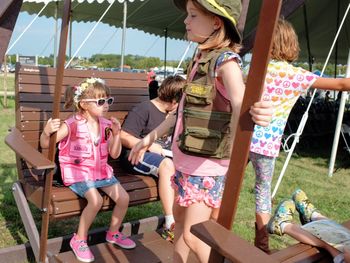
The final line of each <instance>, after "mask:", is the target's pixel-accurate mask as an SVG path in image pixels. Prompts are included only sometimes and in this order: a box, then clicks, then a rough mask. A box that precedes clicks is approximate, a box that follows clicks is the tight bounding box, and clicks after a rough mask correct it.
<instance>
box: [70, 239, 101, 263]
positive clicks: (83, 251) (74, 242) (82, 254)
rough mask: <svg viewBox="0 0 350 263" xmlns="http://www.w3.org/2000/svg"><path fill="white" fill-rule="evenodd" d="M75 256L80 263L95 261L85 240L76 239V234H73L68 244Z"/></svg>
mask: <svg viewBox="0 0 350 263" xmlns="http://www.w3.org/2000/svg"><path fill="white" fill-rule="evenodd" d="M69 245H70V247H71V248H72V250H73V252H74V254H75V256H76V257H77V259H78V260H80V261H82V262H93V261H94V260H95V257H94V255H93V254H92V252H91V250H90V248H89V247H88V245H87V241H86V239H81V240H79V239H77V234H75V233H74V235H73V237H72V239H71V240H70V242H69Z"/></svg>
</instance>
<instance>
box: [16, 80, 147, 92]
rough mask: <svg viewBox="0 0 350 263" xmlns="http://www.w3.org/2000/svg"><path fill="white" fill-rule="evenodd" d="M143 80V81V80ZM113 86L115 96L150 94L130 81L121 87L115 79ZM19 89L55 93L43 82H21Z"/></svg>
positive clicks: (63, 89)
mask: <svg viewBox="0 0 350 263" xmlns="http://www.w3.org/2000/svg"><path fill="white" fill-rule="evenodd" d="M142 82H143V81H142ZM113 84H114V85H113V86H111V85H108V87H109V89H110V91H111V94H112V95H113V96H116V95H119V94H122V95H125V94H127V95H148V90H147V89H145V88H144V87H143V86H142V87H140V88H139V87H135V86H132V84H133V83H132V82H129V81H128V85H129V87H121V86H118V85H119V82H118V81H117V80H115V81H114V82H113ZM66 88H67V86H63V87H62V92H61V94H62V95H63V94H64V91H65V90H66ZM18 89H19V92H20V93H40V94H53V93H54V89H55V87H54V85H46V84H41V83H19V84H18Z"/></svg>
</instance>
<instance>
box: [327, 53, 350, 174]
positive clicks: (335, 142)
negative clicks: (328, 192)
mask: <svg viewBox="0 0 350 263" xmlns="http://www.w3.org/2000/svg"><path fill="white" fill-rule="evenodd" d="M345 77H346V78H349V77H350V49H349V55H348V66H347V68H346V76H345ZM347 97H348V93H347V92H345V91H343V92H342V94H341V99H340V105H339V111H338V118H337V126H336V128H335V132H334V139H333V146H332V153H331V159H330V161H329V168H328V176H329V177H332V176H333V170H334V163H335V158H336V157H337V150H338V143H339V135H340V129H341V125H342V122H343V116H344V108H345V101H346V99H347Z"/></svg>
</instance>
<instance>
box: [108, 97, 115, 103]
mask: <svg viewBox="0 0 350 263" xmlns="http://www.w3.org/2000/svg"><path fill="white" fill-rule="evenodd" d="M113 101H114V99H113V98H112V97H111V98H108V99H107V103H108V105H112V104H113Z"/></svg>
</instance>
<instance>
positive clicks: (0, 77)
mask: <svg viewBox="0 0 350 263" xmlns="http://www.w3.org/2000/svg"><path fill="white" fill-rule="evenodd" d="M14 80H15V74H13V73H7V78H6V82H5V85H6V87H7V90H8V91H14V90H15V88H14V85H13V83H14ZM3 90H4V73H0V91H3Z"/></svg>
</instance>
